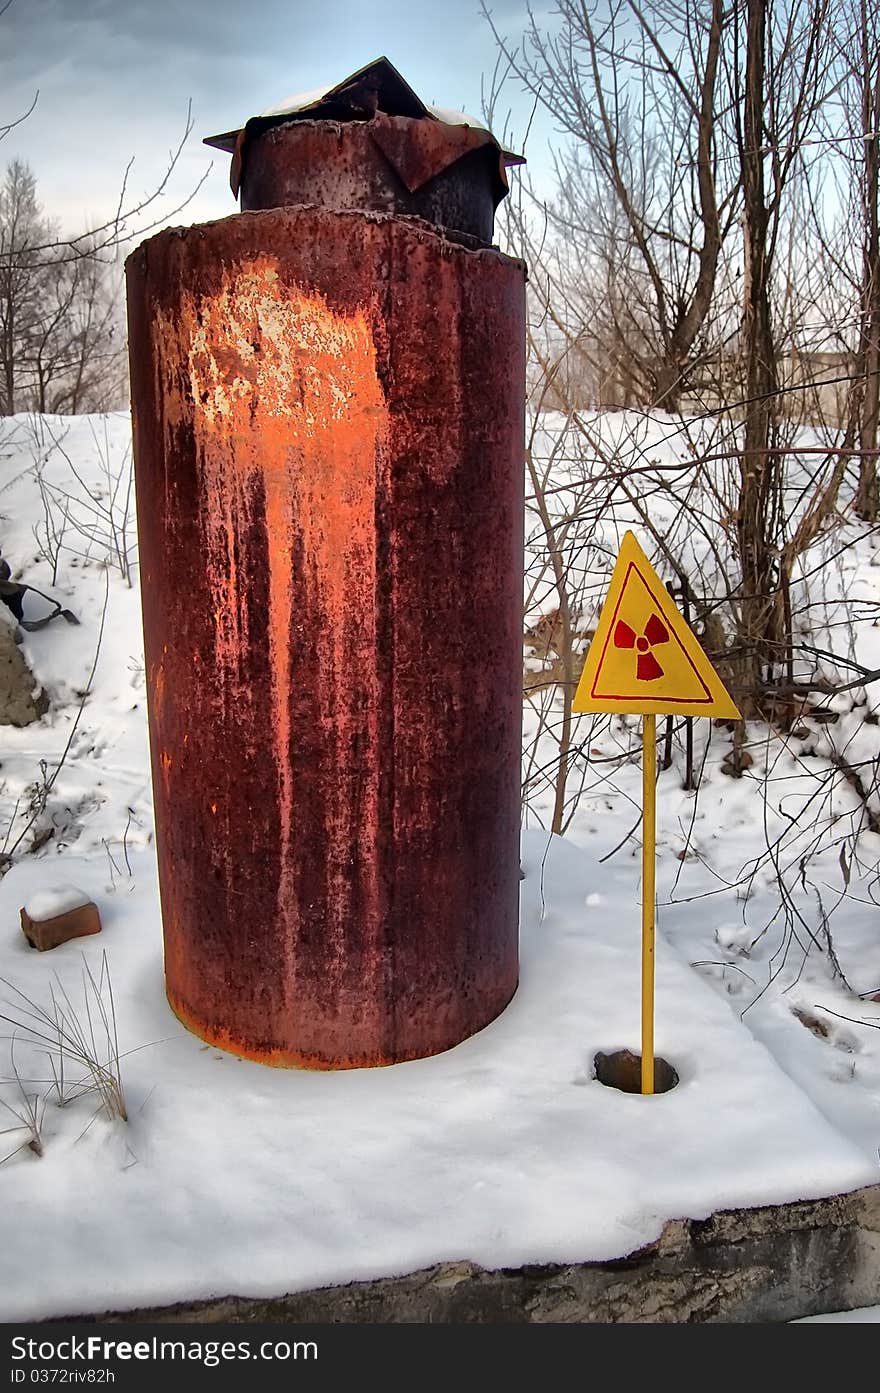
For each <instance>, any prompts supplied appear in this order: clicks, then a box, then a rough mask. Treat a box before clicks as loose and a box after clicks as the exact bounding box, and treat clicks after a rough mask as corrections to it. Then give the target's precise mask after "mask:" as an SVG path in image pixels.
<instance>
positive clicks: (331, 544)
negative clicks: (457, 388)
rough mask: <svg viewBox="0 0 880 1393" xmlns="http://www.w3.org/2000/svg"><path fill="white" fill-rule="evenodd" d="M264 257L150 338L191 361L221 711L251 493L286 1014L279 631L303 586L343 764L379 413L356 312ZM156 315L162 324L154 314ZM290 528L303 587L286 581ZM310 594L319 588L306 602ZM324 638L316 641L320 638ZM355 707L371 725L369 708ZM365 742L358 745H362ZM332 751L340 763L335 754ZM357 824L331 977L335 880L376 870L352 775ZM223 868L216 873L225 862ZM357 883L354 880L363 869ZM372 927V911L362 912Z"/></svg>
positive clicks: (367, 642)
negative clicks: (352, 618) (259, 525)
mask: <svg viewBox="0 0 880 1393" xmlns="http://www.w3.org/2000/svg"><path fill="white" fill-rule="evenodd" d="M276 265H277V263H275V262H274V261H273V260H272V259H270V258H261V259H255V260H253V261H252V262H250V263H249V264H248V265H246V266H244V267H238V268H237V269H236V273H235V275H234V277H233V276H230V279H229V281H228V283H226V284H224V285H223V286H222V288H221V290H220V291H219V292H218V293H217V294H215V295H213V296H211V297H210V298H208V297H204V298H201V299H199V300H198V302H196V299H195V297H194V296H192V295H185V296H184V297H183V300H182V303H181V305H180V307H179V311H178V313H177V314H176V315H175V316H174V317H173V318H169V319H167V320H165V322H164V324H163V325H162V329H161V336H162V337H164V338H165V339H166V341H168V342H172V341H173V340H174V339H175V338H176V340H177V343H178V345H179V349H178V351H179V352H180V353H181V356H183V357H185V358H187V359H188V363H189V372H190V378H191V385H192V397H193V402H194V404H195V411H194V428H195V438H196V445H197V450H198V455H199V463H200V471H201V476H202V477H201V491H202V499H203V505H202V506H203V508H204V521H205V524H206V527H207V543H208V565H209V571H210V582H211V590H212V595H213V599H214V620H215V624H214V629H215V664H216V666H215V672H214V674H213V677H214V680H215V681H216V684H217V689H218V692H219V695H220V699H221V701H222V703H223V705H224V707H225V708H226V710H230V709H236V708H238V707H239V706H240V705H241V696H242V694H241V691H240V681H241V667H240V655H241V653H242V651H243V648H242V645H243V644H245V643H246V642H247V641H248V636H247V632H246V620H245V615H246V604H245V599H246V597H245V596H244V594H243V593H242V586H243V585H244V583H245V582H244V578H243V577H241V576H240V575H239V568H238V565H237V562H236V542H237V541H238V542H239V543H240V542H241V539H242V538H244V537H245V536H246V534H247V529H248V526H249V524H250V522H251V521H252V520H251V518H250V510H251V505H252V498H253V496H254V488H255V485H257V484H260V485H261V486H262V497H263V505H264V510H265V526H266V533H267V539H268V565H269V575H268V610H269V612H268V623H267V630H268V646H269V659H270V662H269V667H270V674H271V712H269V713H267V716H268V717H269V719H270V721H271V728H272V733H273V743H274V749H275V767H276V780H277V784H276V790H275V796H276V799H277V809H278V820H279V825H280V835H281V846H280V849H279V857H278V859H279V867H280V876H279V883H278V901H277V908H278V920H279V926H280V931H279V950H280V954H281V957H282V960H283V963H284V968H283V972H282V973H281V974H280V979H281V982H282V984H283V990H284V993H285V996H286V999H287V1003H288V1005H289V1004H290V1002H291V1001H292V1000H293V997H294V991H295V978H296V954H295V944H296V936H297V932H298V920H299V913H300V908H301V906H300V905H299V904H298V903H297V902H296V888H295V885H294V881H293V878H292V866H293V857H292V854H291V849H292V841H293V837H294V801H295V790H294V787H293V771H292V766H291V742H292V741H293V740H295V739H296V732H295V731H292V730H291V717H290V689H291V673H292V666H291V664H292V650H291V644H292V628H293V621H294V616H295V608H296V606H297V604H301V603H302V600H303V596H304V589H303V587H304V586H305V585H306V583H308V584H309V585H310V586H311V587H313V590H312V592H310V593H311V601H310V602H311V605H312V606H313V607H314V606H315V605H317V609H318V612H319V616H320V615H323V616H324V622H320V617H319V618H318V619H317V620H316V618H315V615H314V610H313V611H312V616H311V623H312V626H313V630H314V632H313V634H312V641H313V642H315V643H316V644H317V645H318V647H319V648H320V649H321V652H320V654H319V655H318V660H317V663H316V667H317V670H318V671H320V672H321V673H322V691H321V702H322V707H321V725H322V728H323V731H324V735H325V738H326V740H327V750H328V755H327V763H328V765H329V764H330V763H332V760H333V758H334V757H337V758H338V767H346V765H347V764H348V763H349V762H350V761H349V759H348V758H347V757H346V753H345V752H346V751H347V750H348V749H349V743H350V741H351V738H352V732H351V730H350V729H348V728H347V727H346V726H344V725H342V724H340V715H339V710H340V703H339V702H338V701H337V699H336V690H337V687H338V685H340V684H350V683H351V682H353V681H356V682H358V683H359V684H361V685H363V686H364V687H365V689H368V688H369V687H370V686H372V685H374V684H375V681H376V676H375V672H373V671H369V672H367V671H358V670H357V668H356V667H353V666H352V663H353V662H354V663H356V660H357V654H352V653H347V652H345V651H344V635H345V633H346V622H345V621H346V617H347V616H348V615H349V614H350V613H351V611H352V581H353V577H356V581H357V585H358V586H359V587H360V592H361V594H362V595H363V593H364V592H366V595H367V597H368V598H369V601H370V602H369V603H368V604H366V605H365V604H364V603H363V601H361V603H360V605H359V606H356V608H358V609H359V612H360V614H361V616H362V618H361V621H360V622H361V624H362V626H363V625H364V624H365V625H367V626H372V625H373V624H374V623H375V614H374V611H373V605H372V591H373V586H374V582H375V565H376V556H375V547H376V542H375V533H374V521H373V520H374V498H375V487H376V459H377V451H378V447H379V442H380V440H381V438H382V435H383V433H384V431H385V429H386V403H385V399H384V394H383V392H382V388H381V384H380V382H379V379H378V376H377V372H376V353H375V346H374V344H373V340H372V333H371V328H370V321H369V318H368V316H367V314H366V313H364V312H359V313H355V314H352V315H348V316H343V315H339V314H336V313H334V312H333V311H332V310H331V309H330V307H329V306H328V305H327V303H326V301H325V300H324V298H323V297H322V296H321V295H320V294H318V293H311V294H305V293H303V292H302V291H300V290H299V289H297V288H295V287H291V286H289V285H285V284H284V283H283V282H282V281H281V279H280V278H279V275H278V271H277V269H276ZM160 318H164V316H160ZM294 527H296V529H297V531H298V533H299V537H300V543H301V547H302V554H303V555H304V557H305V558H306V563H307V567H308V572H309V574H308V577H307V578H305V577H302V576H294V574H293V562H294V552H293V545H294ZM314 591H316V592H317V593H316V594H315V593H314ZM328 635H329V637H328ZM374 637H375V636H374V634H373V633H372V632H369V633H365V634H364V650H365V652H366V653H367V654H369V653H371V652H372V651H373V648H374ZM365 707H366V709H367V710H368V711H370V713H371V719H373V720H375V711H376V703H375V702H374V701H372V700H370V699H369V698H368V699H367V700H366V702H365ZM369 744H370V742H369V741H367V745H369ZM334 750H336V751H337V752H339V754H341V757H338V756H334V755H333V753H332V752H333V751H334ZM361 803H362V806H361V808H360V816H359V819H358V822H357V825H352V819H351V813H350V810H349V809H348V808H347V807H346V805H345V800H344V799H339V800H336V803H335V805H334V806H333V807H331V808H328V809H326V810H325V811H326V816H327V830H328V837H329V839H330V840H332V842H333V844H334V848H333V850H332V851H331V856H330V860H331V862H332V863H333V864H334V866H335V868H336V869H335V872H334V879H335V881H338V885H335V886H334V889H335V890H336V891H338V893H335V894H333V895H332V896H331V897H330V898H331V901H333V902H335V903H336V905H337V906H338V908H337V912H336V916H335V922H333V923H332V924H329V925H328V929H329V930H330V941H329V942H328V945H327V948H328V972H329V974H330V977H331V978H332V977H333V976H334V975H335V974H336V973H341V972H342V970H343V967H344V966H345V961H346V951H345V935H346V930H347V927H348V926H347V922H346V916H345V905H346V893H345V890H346V871H345V867H346V865H347V864H348V863H349V861H350V859H351V855H352V852H353V851H354V853H355V854H357V847H358V845H360V847H361V848H362V851H363V855H362V856H360V857H359V860H360V861H361V863H362V865H363V866H364V867H365V868H369V870H370V871H372V872H373V874H374V880H373V884H372V885H368V886H367V887H366V889H367V892H368V895H369V897H371V898H372V899H373V900H374V902H375V899H376V897H377V896H378V893H379V889H378V883H377V881H376V878H375V866H376V857H375V855H374V854H373V850H372V846H373V842H374V841H375V838H376V836H377V834H378V774H377V772H376V771H375V770H373V771H372V774H371V775H370V776H368V777H367V778H365V779H364V780H363V787H362V794H361ZM226 869H227V870H228V867H226ZM366 873H368V872H366V871H365V874H366ZM370 917H371V919H372V922H374V923H376V924H378V922H379V917H380V916H379V915H378V914H374V915H372V916H370ZM371 968H372V972H373V974H374V975H375V976H376V982H375V983H374V984H373V990H372V992H371V989H370V985H369V984H368V983H365V984H364V986H365V995H366V996H370V995H371V994H372V996H373V997H374V999H375V1000H377V1001H378V999H379V998H380V996H381V991H380V990H379V976H380V974H381V971H382V964H381V954H380V953H379V952H378V951H377V952H375V953H374V954H372V955H371Z"/></svg>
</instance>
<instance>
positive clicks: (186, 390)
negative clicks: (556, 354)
mask: <svg viewBox="0 0 880 1393" xmlns="http://www.w3.org/2000/svg"><path fill="white" fill-rule="evenodd" d="M127 273H128V295H129V324H130V345H131V362H132V390H133V399H134V428H135V463H136V478H137V492H138V517H139V535H140V547H141V565H142V578H141V584H142V590H143V602H144V629H145V639H146V660H147V668H148V680H149V707H150V738H151V749H152V760H153V780H154V788H155V797H156V822H157V839H158V850H159V866H160V884H161V891H162V911H163V921H164V931H165V944H166V977H167V989H168V995H169V1000H170V1001H171V1004H172V1006H173V1008H174V1010H175V1011H176V1012H177V1014H178V1015H179V1016H180V1018H181V1019H182V1020H183V1021H184V1022H185V1023H186V1024H187V1025H189V1026H190V1027H191V1028H192V1029H193V1030H195V1031H196V1032H197V1033H198V1034H199V1035H201V1036H203V1037H204V1038H205V1039H208V1040H211V1041H213V1042H215V1043H217V1044H219V1045H222V1046H225V1047H227V1048H229V1049H232V1050H234V1051H236V1052H238V1053H241V1054H244V1055H247V1056H250V1057H252V1058H256V1059H261V1060H264V1061H265V1062H268V1063H273V1064H306V1065H310V1066H313V1067H328V1068H339V1067H349V1066H356V1065H367V1064H383V1063H392V1062H395V1061H397V1060H403V1059H409V1058H414V1057H418V1056H421V1055H426V1054H431V1053H435V1052H437V1051H439V1050H442V1049H445V1048H448V1047H449V1046H451V1045H454V1044H456V1043H458V1042H459V1041H460V1040H462V1039H463V1038H464V1037H466V1036H467V1035H469V1034H471V1033H472V1032H473V1031H475V1030H478V1029H480V1028H481V1027H482V1026H484V1025H486V1024H487V1023H488V1022H489V1021H491V1020H492V1019H493V1018H494V1017H495V1016H496V1015H497V1014H498V1013H499V1012H500V1011H501V1010H502V1009H503V1007H504V1006H505V1005H506V1004H507V1002H508V1001H509V1000H510V997H511V996H512V994H513V992H514V990H515V988H516V982H517V918H518V889H519V877H518V832H519V751H520V722H521V696H520V687H521V647H522V635H521V604H522V596H521V566H522V523H523V493H522V431H523V419H522V409H523V408H522V402H523V373H524V362H523V341H524V326H523V280H524V276H523V268H522V266H521V264H520V263H518V262H514V261H511V260H510V259H508V258H505V257H503V256H501V255H500V254H499V253H497V252H494V251H488V250H487V251H468V250H465V249H464V248H463V247H460V246H457V245H454V244H453V243H451V242H449V241H447V240H445V239H442V238H440V237H438V236H437V235H436V234H434V233H433V232H432V231H431V230H430V229H428V228H426V227H424V226H422V225H420V224H418V223H415V222H413V221H411V220H400V219H395V218H392V217H384V216H381V215H363V214H358V213H338V212H333V211H329V210H322V209H315V208H284V209H278V210H275V211H272V212H262V213H246V214H241V215H239V216H237V217H233V218H229V219H226V220H224V221H222V222H219V223H214V224H208V225H205V226H201V227H196V228H192V229H190V230H188V231H186V232H180V231H166V232H162V233H160V234H159V235H158V236H156V237H154V238H152V239H150V241H148V242H146V243H145V244H144V245H143V246H142V247H141V248H139V250H138V251H137V252H136V253H134V255H133V256H132V257H131V258H129V262H128V268H127Z"/></svg>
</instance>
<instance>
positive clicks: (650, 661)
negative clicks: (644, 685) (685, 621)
mask: <svg viewBox="0 0 880 1393" xmlns="http://www.w3.org/2000/svg"><path fill="white" fill-rule="evenodd" d="M668 642H669V630H668V629H667V627H666V625H665V624H664V623H663V620H662V619H661V618H660V616H659V615H657V614H652V615H651V618H650V619H649V620H648V622H647V624H646V625H645V632H644V633H643V634H637V633H636V632H635V630H634V629H631V628H630V627H629V625H628V624H624V622H623V620H622V619H618V621H617V625H616V627H615V629H614V647H615V648H636V649H638V654H639V659H638V663H637V664H636V677H637V678H638V680H639V681H640V682H653V681H655V680H656V678H658V677H662V676H663V669H662V667H661V666H660V664H659V663H658V662H657V659H656V658H655V657H654V654H653V653H652V652H651V649H652V648H653V647H654V645H655V644H657V643H668Z"/></svg>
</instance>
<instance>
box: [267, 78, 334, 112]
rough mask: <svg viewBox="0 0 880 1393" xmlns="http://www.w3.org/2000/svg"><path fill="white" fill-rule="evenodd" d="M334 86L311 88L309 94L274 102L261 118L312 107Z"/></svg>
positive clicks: (300, 94)
mask: <svg viewBox="0 0 880 1393" xmlns="http://www.w3.org/2000/svg"><path fill="white" fill-rule="evenodd" d="M334 86H335V84H331V85H330V86H329V87H313V88H312V90H311V92H297V93H296V95H295V96H293V97H285V98H284V101H281V102H276V104H275V106H267V107H266V110H265V111H261V112H260V115H261V116H287V114H288V113H289V112H291V111H302V109H303V107H304V106H313V105H314V103H315V102H319V101H320V100H321V98H322V97H326V95H327V93H328V92H332V91H333V87H334Z"/></svg>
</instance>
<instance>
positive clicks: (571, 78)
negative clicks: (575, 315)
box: [486, 0, 737, 410]
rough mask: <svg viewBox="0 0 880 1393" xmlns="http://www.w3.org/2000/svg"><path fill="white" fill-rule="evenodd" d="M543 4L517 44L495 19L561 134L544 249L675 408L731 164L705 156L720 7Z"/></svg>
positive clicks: (698, 328) (575, 1) (730, 192)
mask: <svg viewBox="0 0 880 1393" xmlns="http://www.w3.org/2000/svg"><path fill="white" fill-rule="evenodd" d="M556 13H557V14H558V18H559V25H558V28H553V29H550V28H542V27H541V26H540V24H539V21H538V19H537V18H536V17H535V16H534V15H533V14H530V22H529V25H528V28H527V30H526V34H525V37H524V39H523V42H522V44H521V45H520V46H519V47H518V48H513V47H512V46H511V45H509V44H507V42H506V41H505V39H504V38H503V37H502V36H501V35H500V34H499V33H498V31H497V29H496V30H495V34H496V38H497V40H498V42H499V44H500V45H501V46H502V49H503V51H504V52H505V54H506V57H507V60H508V63H509V67H510V70H511V71H512V72H513V73H515V74H516V75H517V76H518V77H519V79H520V81H521V82H522V83H523V84H524V86H525V87H526V88H527V89H528V91H530V92H531V93H532V94H533V95H534V97H535V99H536V100H537V101H538V102H540V103H541V105H542V106H543V107H544V108H545V109H546V110H547V111H548V112H549V113H550V115H551V116H552V117H553V119H554V121H555V123H556V124H557V126H558V128H559V130H560V131H561V132H562V133H563V134H564V135H565V136H567V137H568V138H569V140H568V143H567V145H566V146H565V148H564V149H563V150H561V151H560V153H559V155H558V172H559V180H558V192H557V196H556V198H555V199H554V200H553V201H552V202H551V203H549V204H548V209H547V211H548V217H549V221H550V225H551V229H552V232H553V234H554V249H557V248H558V245H559V244H565V245H566V246H567V248H568V251H567V253H566V256H567V259H568V260H569V262H570V263H571V269H572V272H573V275H572V277H571V284H570V286H569V289H570V293H571V294H572V298H577V297H578V295H580V297H581V298H582V299H583V298H584V297H585V292H586V295H587V297H588V298H589V307H588V308H587V307H586V306H585V310H586V312H585V313H584V315H583V317H582V318H583V322H584V323H589V324H590V325H591V327H592V334H593V336H594V337H598V338H599V339H600V340H604V342H603V343H601V345H600V348H601V350H604V351H605V352H606V355H608V356H612V357H614V358H616V359H617V360H618V361H619V363H620V365H621V368H622V371H623V373H624V375H626V376H627V377H630V378H632V379H633V381H634V382H635V383H636V384H637V390H638V392H639V395H640V396H641V397H642V400H645V401H647V402H649V403H650V404H653V405H655V406H659V407H663V408H665V409H669V410H675V409H677V407H678V403H679V399H680V397H681V393H682V390H683V387H684V386H685V385H686V384H687V382H688V378H689V375H690V373H691V370H692V368H693V365H694V361H695V359H698V358H699V356H700V348H701V338H702V337H703V335H704V333H705V330H706V327H707V323H708V321H709V318H710V314H711V311H712V308H713V296H714V289H715V278H716V272H717V268H718V262H719V257H720V254H721V249H722V244H723V240H724V236H725V233H726V231H727V228H728V226H729V223H730V221H731V219H732V217H733V216H734V214H735V200H736V193H737V182H736V177H735V174H736V171H735V169H733V167H732V166H731V165H730V164H729V163H728V164H726V165H725V164H722V165H719V162H718V132H719V126H720V125H721V123H722V122H723V121H724V120H725V119H726V114H725V112H724V111H723V110H722V109H721V108H720V106H719V102H720V101H722V100H725V99H726V98H724V97H723V95H722V92H721V81H720V78H721V66H720V59H721V52H722V44H723V42H724V36H725V32H726V30H727V28H728V27H729V25H730V22H731V12H730V11H729V10H728V9H727V8H726V7H725V5H724V3H723V0H674V3H665V2H664V3H661V0H644V3H642V4H640V3H638V0H611V3H603V0H589V3H585V2H584V0H560V3H559V5H558V11H557V12H556ZM486 14H487V18H488V19H489V23H490V24H492V19H491V16H490V15H489V14H488V11H486ZM493 28H494V26H493ZM731 176H733V177H731ZM587 263H589V266H590V270H589V272H588V274H586V275H584V274H583V273H584V271H585V269H586V265H587ZM578 280H579V281H580V285H579V286H578V284H577V282H578ZM590 292H594V293H592V294H590Z"/></svg>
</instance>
